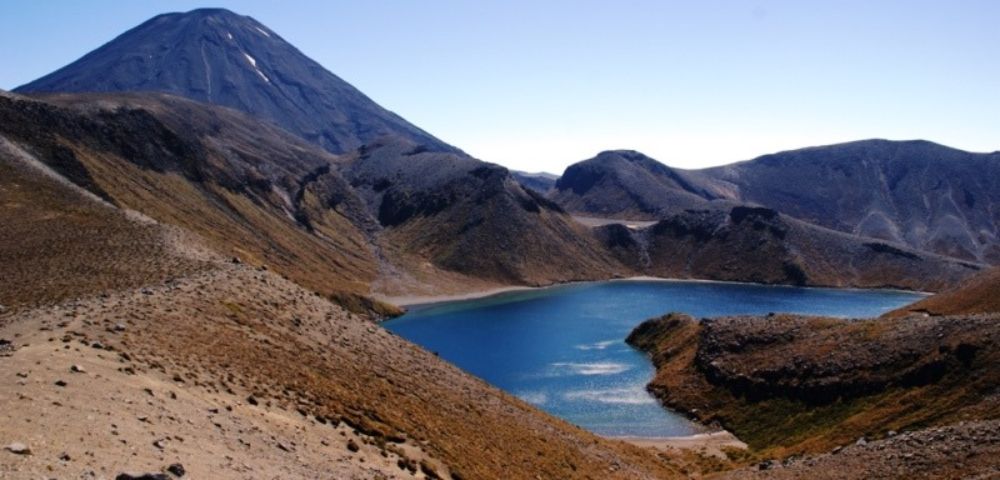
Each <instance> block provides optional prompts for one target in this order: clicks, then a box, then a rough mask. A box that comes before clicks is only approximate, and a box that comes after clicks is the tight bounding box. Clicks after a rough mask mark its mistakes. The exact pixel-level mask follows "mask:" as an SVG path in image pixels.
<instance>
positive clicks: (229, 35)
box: [226, 32, 233, 40]
mask: <svg viewBox="0 0 1000 480" xmlns="http://www.w3.org/2000/svg"><path fill="white" fill-rule="evenodd" d="M226 38H228V39H230V40H232V39H233V34H231V33H229V32H226Z"/></svg>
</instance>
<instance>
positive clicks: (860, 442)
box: [854, 437, 868, 445]
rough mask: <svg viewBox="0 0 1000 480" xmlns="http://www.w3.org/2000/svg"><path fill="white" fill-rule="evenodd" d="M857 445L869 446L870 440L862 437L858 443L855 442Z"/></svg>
mask: <svg viewBox="0 0 1000 480" xmlns="http://www.w3.org/2000/svg"><path fill="white" fill-rule="evenodd" d="M854 444H855V445H868V440H866V439H865V437H861V438H859V439H858V441H856V442H854Z"/></svg>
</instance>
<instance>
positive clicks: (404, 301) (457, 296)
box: [376, 285, 556, 307]
mask: <svg viewBox="0 0 1000 480" xmlns="http://www.w3.org/2000/svg"><path fill="white" fill-rule="evenodd" d="M551 286H556V285H551ZM542 288H550V286H545V287H528V286H523V285H511V286H507V287H496V288H488V289H485V290H476V291H472V292H466V293H453V294H448V295H398V296H376V298H378V299H379V300H381V301H383V302H386V303H391V304H393V305H398V306H400V307H412V306H416V305H427V304H431V303H443V302H457V301H460V300H474V299H477V298H485V297H491V296H493V295H499V294H501V293H507V292H518V291H522V290H538V289H542Z"/></svg>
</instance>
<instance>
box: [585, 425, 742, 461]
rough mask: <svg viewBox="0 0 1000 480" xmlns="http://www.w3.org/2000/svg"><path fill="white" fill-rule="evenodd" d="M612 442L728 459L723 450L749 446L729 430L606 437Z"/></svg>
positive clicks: (740, 448)
mask: <svg viewBox="0 0 1000 480" xmlns="http://www.w3.org/2000/svg"><path fill="white" fill-rule="evenodd" d="M604 438H608V439H612V440H620V441H623V442H626V443H630V444H632V445H635V446H638V447H644V448H655V449H657V450H672V449H677V450H704V451H705V453H708V454H709V455H714V456H718V457H721V458H725V457H726V453H725V451H724V450H723V449H729V448H735V449H739V450H746V449H747V448H748V447H747V444H746V443H744V442H742V441H741V440H740V439H739V438H736V436H735V435H733V434H732V433H731V432H729V431H728V430H719V431H714V432H705V433H696V434H694V435H685V436H680V437H638V436H622V437H614V436H609V437H604Z"/></svg>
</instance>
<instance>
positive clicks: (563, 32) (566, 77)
mask: <svg viewBox="0 0 1000 480" xmlns="http://www.w3.org/2000/svg"><path fill="white" fill-rule="evenodd" d="M203 7H223V8H228V9H230V10H233V11H235V12H237V13H240V14H244V15H250V16H252V17H254V18H255V19H257V20H258V21H260V22H261V23H263V24H265V25H268V26H269V27H270V28H271V29H272V30H274V31H275V32H276V33H278V34H279V35H281V36H282V37H284V38H285V39H286V40H287V41H289V42H290V43H292V44H293V45H295V46H297V47H298V48H299V49H301V50H302V51H303V52H304V53H305V54H306V55H309V56H310V57H312V58H314V59H315V60H316V61H318V62H319V63H320V64H322V65H323V66H325V67H326V68H327V69H329V70H330V71H332V72H333V73H335V74H336V75H338V76H340V77H341V78H343V79H345V80H346V81H348V82H350V83H351V84H353V85H354V86H355V87H357V88H358V89H360V90H361V91H362V92H364V93H365V94H367V95H369V96H370V97H371V98H372V99H374V100H375V101H376V102H378V103H379V104H381V105H382V106H384V107H386V108H387V109H389V110H392V111H394V112H395V113H397V114H399V115H400V116H402V117H404V118H406V119H407V120H409V121H410V122H412V123H414V124H415V125H417V126H419V127H421V128H423V129H424V130H426V131H428V132H430V133H431V134H433V135H435V136H437V137H438V138H440V139H442V140H444V141H446V142H449V143H451V144H453V145H455V146H457V147H459V148H462V149H463V150H465V151H466V152H468V153H469V154H471V155H473V156H475V157H477V158H480V159H482V160H485V161H489V162H494V163H498V164H501V165H504V166H507V167H509V168H512V169H517V170H523V171H529V172H540V171H544V172H549V173H555V174H561V173H562V171H563V170H564V168H565V167H566V166H568V165H569V164H571V163H574V162H577V161H580V160H584V159H586V158H590V157H592V156H594V155H595V154H597V153H598V152H600V151H603V150H616V149H629V150H638V151H641V152H643V153H645V154H647V155H649V156H651V157H653V158H656V159H657V160H659V161H661V162H664V163H666V164H668V165H671V166H674V167H679V168H703V167H709V166H715V165H722V164H728V163H733V162H738V161H743V160H748V159H751V158H754V157H756V156H759V155H762V154H767V153H773V152H776V151H781V150H789V149H795V148H801V147H807V146H814V145H825V144H831V143H840V142H845V141H854V140H862V139H868V138H888V139H893V140H912V139H926V140H930V141H933V142H936V143H941V144H944V145H948V146H950V147H954V148H960V149H963V150H970V151H979V152H991V151H995V150H998V149H1000V142H997V141H996V140H995V138H994V136H995V133H994V132H996V131H1000V67H998V66H997V64H996V62H995V61H993V58H992V57H993V54H992V51H991V48H990V47H991V46H993V45H996V44H998V41H1000V31H998V30H997V29H995V28H994V25H995V23H996V22H995V21H996V20H997V19H998V18H1000V15H998V14H1000V4H995V3H992V2H982V1H981V2H962V3H961V4H940V3H935V2H879V3H878V4H869V2H858V1H850V2H838V3H836V4H834V3H832V2H831V3H810V4H809V5H804V4H803V2H776V1H765V2H754V3H750V4H737V3H732V2H699V3H697V4H688V5H683V4H676V3H663V2H631V3H628V4H622V3H618V2H615V3H612V2H549V3H546V4H543V5H535V4H533V3H528V2H508V3H504V4H502V5H482V4H476V3H472V4H469V3H461V2H434V3H433V7H432V6H431V4H425V3H421V4H417V3H409V2H392V3H388V2H387V3H379V4H377V5H376V4H370V3H368V2H343V3H337V4H327V3H317V4H311V3H309V2H294V4H293V3H292V2H286V3H283V4H282V5H280V6H278V5H273V4H271V3H270V2H263V1H249V2H235V1H218V2H214V3H212V4H205V3H203V2H193V1H151V2H143V3H141V4H140V3H131V2H130V3H117V2H112V1H108V0H104V1H96V2H88V3H87V4H82V3H76V2H69V1H52V2H45V3H38V2H11V3H8V4H7V8H6V10H7V11H6V12H5V13H6V15H5V17H4V20H3V21H0V24H3V25H4V28H3V29H0V38H2V40H3V42H4V44H5V45H18V46H19V48H7V49H4V50H3V51H0V62H2V64H3V65H5V66H6V68H4V69H3V70H2V71H0V87H2V88H4V89H12V88H14V87H17V86H19V85H21V84H24V83H26V82H29V81H31V80H33V79H35V78H38V77H40V76H42V75H44V74H47V73H49V72H51V71H54V70H56V69H58V68H61V67H62V66H64V65H66V64H68V63H70V62H72V61H74V60H76V59H77V58H79V57H80V56H82V55H84V54H86V53H87V52H89V51H91V50H93V49H95V48H97V47H99V46H100V45H102V44H104V43H105V42H107V41H110V40H111V39H113V38H114V37H116V36H117V35H119V34H121V33H123V32H124V31H125V30H127V29H129V28H132V27H134V26H136V25H138V24H140V23H142V22H143V21H145V20H147V19H149V18H151V17H153V16H155V15H157V14H160V13H167V12H173V11H187V10H191V9H194V8H203ZM25 39H31V40H30V42H29V41H26V40H25Z"/></svg>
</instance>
